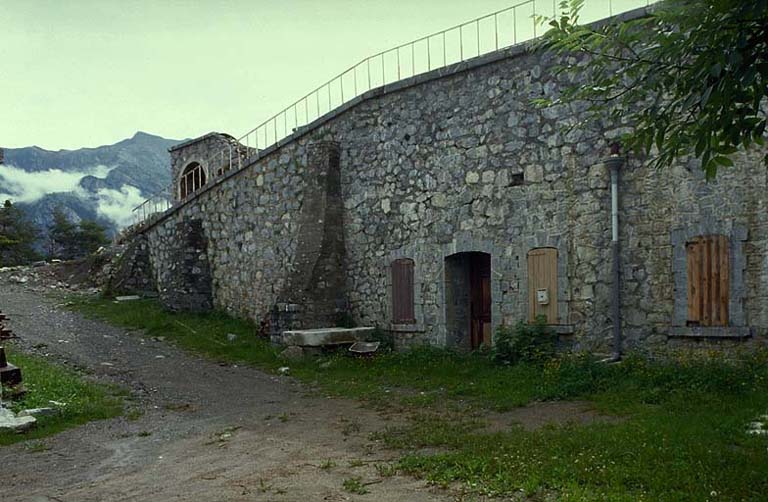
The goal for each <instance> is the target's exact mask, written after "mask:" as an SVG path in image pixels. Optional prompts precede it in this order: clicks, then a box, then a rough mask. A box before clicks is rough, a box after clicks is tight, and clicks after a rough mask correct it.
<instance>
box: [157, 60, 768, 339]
mask: <svg viewBox="0 0 768 502" xmlns="http://www.w3.org/2000/svg"><path fill="white" fill-rule="evenodd" d="M558 62H562V61H560V60H558V59H557V58H556V57H555V56H553V55H551V54H546V53H537V52H531V51H529V50H528V49H527V46H518V47H513V48H510V49H507V50H503V51H499V52H497V53H493V54H491V55H489V56H483V57H481V58H477V59H476V60H473V61H468V62H464V63H461V64H459V65H455V66H453V67H448V68H444V69H441V70H436V71H433V72H431V73H429V74H426V75H421V76H418V77H415V78H413V79H408V80H405V81H401V82H398V83H396V84H392V85H390V86H386V87H385V88H382V89H378V90H374V91H371V92H369V93H366V94H365V95H363V96H362V97H358V98H356V99H354V100H353V101H351V102H350V103H347V104H346V105H344V106H342V107H341V108H339V109H337V110H335V111H333V112H331V113H330V114H328V115H327V116H325V117H323V118H321V119H318V120H317V121H316V122H315V123H313V124H310V125H309V126H306V127H302V128H300V129H299V130H297V131H296V132H295V133H294V134H293V135H292V136H289V137H288V138H286V139H285V140H282V141H280V142H279V143H278V144H277V145H276V146H275V147H270V148H268V149H266V150H264V151H262V152H260V153H259V154H258V155H256V154H254V152H248V153H249V155H250V157H248V155H246V156H244V157H243V158H244V159H245V161H244V162H243V163H244V164H245V165H244V167H243V168H242V169H240V170H236V171H232V172H228V173H222V174H221V175H214V176H212V177H211V178H210V179H209V181H208V184H207V185H206V187H204V189H203V190H201V191H199V192H198V193H196V194H193V195H192V196H191V197H189V198H188V199H186V200H183V201H178V202H177V203H176V204H175V205H174V207H173V208H171V209H170V210H169V211H168V212H167V213H166V214H165V215H164V216H163V217H161V218H159V219H158V220H157V221H156V222H155V223H153V224H152V225H150V226H149V227H148V228H147V229H145V230H144V231H143V232H144V233H145V235H146V236H147V239H148V241H149V243H150V259H151V261H152V269H153V270H154V274H155V278H156V281H157V287H158V289H159V291H160V292H161V295H162V292H163V290H164V289H165V290H168V289H169V288H170V289H172V288H174V287H176V286H175V285H176V283H177V279H175V277H176V276H177V275H178V274H186V273H189V270H186V269H185V267H187V268H188V267H190V266H191V265H190V264H189V263H187V264H185V263H186V262H184V261H183V260H180V259H179V252H178V248H179V247H180V246H185V241H184V238H183V236H182V235H180V234H179V228H181V227H180V225H181V226H183V225H184V224H185V223H184V222H189V221H193V220H194V221H199V222H200V226H201V229H202V234H201V235H202V236H204V239H205V241H206V248H205V252H204V253H205V260H203V259H202V258H200V260H199V261H205V263H207V266H208V267H209V273H210V276H211V283H210V284H211V291H210V297H211V302H212V305H213V306H214V307H215V308H218V309H222V310H226V311H228V312H230V313H232V314H234V315H237V316H241V317H245V318H250V319H252V320H254V321H256V322H262V321H264V320H265V319H267V318H269V317H270V313H271V312H272V313H274V311H275V307H276V305H278V304H280V305H283V306H284V308H285V309H290V311H291V312H292V313H294V314H295V313H296V312H297V311H298V312H299V315H293V314H292V319H293V320H291V321H290V322H291V323H300V324H301V323H303V325H304V326H306V327H319V325H320V324H326V325H327V324H329V323H331V322H332V321H333V316H334V315H337V314H338V313H340V312H348V313H349V314H351V315H352V317H353V318H354V320H355V321H356V322H357V323H358V324H360V325H378V326H380V327H382V328H384V329H386V330H390V331H392V332H393V333H394V334H395V337H396V340H397V342H398V343H399V344H400V345H408V344H413V343H430V344H434V345H441V346H450V345H452V343H453V342H452V340H453V339H455V337H453V336H449V333H448V330H447V327H446V323H447V321H446V319H449V318H451V316H453V315H455V312H452V311H451V310H450V307H449V305H448V303H449V302H448V300H450V298H447V295H449V294H452V293H447V292H446V289H447V287H446V284H447V283H448V282H449V281H451V280H452V279H451V272H450V270H448V269H447V268H446V266H447V265H446V264H448V266H449V267H450V263H451V261H452V260H453V259H454V258H452V257H456V256H457V254H458V253H469V252H482V253H487V254H490V255H491V284H490V293H491V314H492V324H493V326H494V327H498V326H499V325H501V324H511V323H514V322H516V321H517V320H520V319H526V318H527V312H528V301H529V300H528V291H527V282H528V281H527V279H528V271H527V270H526V269H527V260H526V256H527V253H528V252H529V251H530V250H531V249H533V248H537V247H553V248H556V249H557V251H558V254H557V256H558V261H557V275H558V277H557V299H558V309H557V310H558V315H559V319H558V331H559V332H561V333H562V337H564V339H566V340H567V342H568V343H569V344H570V345H571V346H573V348H574V349H576V350H590V351H608V350H610V347H611V322H612V319H611V317H610V308H609V307H610V289H611V286H612V284H611V282H612V279H611V231H610V224H611V221H610V183H609V173H608V170H607V169H606V167H605V165H604V164H603V163H602V159H604V158H605V157H606V156H607V154H608V151H609V146H610V144H611V143H612V142H614V141H615V140H616V139H617V138H618V137H619V136H620V135H621V134H623V133H626V132H628V131H630V128H629V124H625V123H621V124H611V123H608V122H607V121H605V122H603V123H598V124H592V125H587V126H579V127H576V128H572V129H569V130H568V129H566V128H567V127H568V126H572V125H574V124H577V123H579V122H580V121H581V120H582V119H583V118H584V110H585V105H582V104H578V103H576V104H571V105H560V106H555V107H552V108H548V109H537V108H535V107H533V106H532V105H531V100H532V99H533V98H540V97H550V96H554V95H556V94H557V92H558V88H560V87H561V86H562V85H564V84H565V82H564V81H563V80H562V79H563V78H564V77H562V76H558V75H557V74H556V73H555V72H554V71H553V66H554V65H555V64H557V63H558ZM569 62H570V63H576V64H586V61H583V60H579V59H576V58H570V59H569ZM638 106H640V105H638ZM220 143H221V141H219V140H218V139H217V137H215V136H214V137H203V138H202V139H201V140H200V141H193V142H189V143H187V144H186V145H182V146H181V147H177V148H175V149H174V151H172V157H173V161H172V165H173V172H174V175H178V171H179V169H180V168H181V167H180V166H182V164H185V163H186V162H188V161H191V160H193V159H201V160H196V161H198V162H201V164H203V165H205V163H206V162H208V163H210V161H209V160H208V159H210V158H214V157H215V155H217V154H220V152H221V148H220V147H221V144H220ZM763 154H764V152H751V153H742V154H739V155H738V157H737V158H736V159H735V160H736V167H734V168H731V169H724V170H723V171H722V172H721V173H720V174H719V176H718V178H717V181H715V182H709V183H708V182H706V180H705V179H704V178H703V175H702V174H701V171H700V167H699V165H698V164H697V162H695V161H690V162H689V161H685V160H683V161H681V162H679V163H678V164H676V165H675V166H673V167H672V168H670V169H666V170H664V171H655V170H653V169H651V168H649V167H647V165H646V162H645V160H644V159H640V158H635V157H631V156H630V157H628V158H627V160H626V162H625V165H624V167H623V168H622V173H621V182H620V190H621V206H620V218H621V232H620V241H621V249H622V261H621V278H622V282H621V298H622V304H621V312H622V332H623V335H624V337H625V345H626V346H627V347H628V348H629V349H641V350H646V351H651V352H657V351H663V350H666V349H668V348H669V347H677V346H679V345H680V344H690V343H696V342H697V341H700V340H711V339H723V338H724V339H727V340H728V343H732V344H733V343H738V344H743V343H747V344H754V343H765V341H766V336H767V335H768V287H767V286H766V285H767V284H768V218H765V211H766V202H767V200H766V199H767V198H768V196H766V188H768V187H767V186H766V170H765V167H764V166H763V165H762V164H761V157H762V155H763ZM245 157H248V158H245ZM712 232H716V233H720V234H724V235H728V236H729V237H730V245H731V251H732V260H733V264H732V272H733V273H734V274H736V275H734V276H733V277H734V279H733V280H732V286H733V288H735V289H734V291H733V292H732V295H731V298H732V302H733V304H732V305H731V307H730V308H731V312H732V318H733V322H734V323H736V324H734V326H733V327H732V328H739V329H730V330H729V329H724V330H710V331H709V332H706V333H703V332H701V330H699V332H698V333H697V332H696V330H695V329H689V327H687V326H686V325H685V324H686V323H685V318H684V317H685V316H684V313H683V310H682V308H683V307H682V305H684V304H685V295H686V291H685V287H684V286H685V277H684V276H681V275H680V274H681V272H680V267H684V263H683V262H684V257H683V258H681V255H680V252H681V251H680V250H681V249H683V252H684V244H685V239H687V238H690V237H693V236H695V235H701V234H702V233H704V234H706V233H712ZM681 245H682V246H683V247H682V248H681ZM397 258H410V259H412V260H414V274H415V278H414V287H415V292H414V298H415V302H416V305H415V313H416V322H415V323H414V324H409V325H395V324H392V311H391V305H390V304H391V301H390V297H391V291H390V290H389V288H390V287H391V278H390V276H389V274H390V264H391V263H392V261H394V260H395V259H397ZM193 261H194V260H193ZM738 274H740V275H738ZM289 306H290V307H289ZM272 318H273V319H275V317H274V316H272ZM302 319H303V320H302Z"/></svg>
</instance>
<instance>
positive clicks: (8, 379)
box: [0, 347, 21, 388]
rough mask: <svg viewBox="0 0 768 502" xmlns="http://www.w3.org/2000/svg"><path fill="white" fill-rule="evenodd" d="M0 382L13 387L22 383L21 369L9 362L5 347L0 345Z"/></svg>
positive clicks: (4, 385)
mask: <svg viewBox="0 0 768 502" xmlns="http://www.w3.org/2000/svg"><path fill="white" fill-rule="evenodd" d="M0 384H2V386H3V387H11V388H12V387H17V386H19V385H21V370H20V369H19V368H17V367H16V366H14V365H13V364H11V363H9V362H8V359H7V358H6V356H5V347H0Z"/></svg>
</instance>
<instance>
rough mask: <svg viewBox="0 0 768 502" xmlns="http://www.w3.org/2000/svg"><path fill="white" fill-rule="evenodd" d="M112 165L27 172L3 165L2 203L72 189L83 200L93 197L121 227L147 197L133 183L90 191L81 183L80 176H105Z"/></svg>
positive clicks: (0, 172) (0, 175)
mask: <svg viewBox="0 0 768 502" xmlns="http://www.w3.org/2000/svg"><path fill="white" fill-rule="evenodd" d="M112 169H113V168H110V167H107V166H95V167H93V168H90V169H86V170H84V171H62V170H61V169H49V170H47V171H35V172H27V171H25V170H23V169H20V168H18V167H15V166H10V165H0V203H1V202H2V201H4V200H6V199H10V200H11V201H13V202H14V203H17V202H18V203H28V204H29V203H34V202H36V201H38V200H40V199H41V198H43V197H44V196H45V195H47V194H53V193H72V194H75V195H76V196H78V197H79V198H81V199H83V200H88V201H90V202H91V203H92V204H93V205H94V206H95V208H96V212H97V213H98V214H99V215H100V216H103V217H105V218H107V219H109V220H112V221H113V222H114V223H115V224H116V225H117V226H118V227H120V228H122V227H125V226H127V225H130V224H131V223H132V218H133V213H132V210H133V208H134V207H136V206H138V205H139V204H141V203H142V202H143V201H144V197H143V196H142V195H141V191H140V190H139V189H138V188H136V187H135V186H132V185H123V186H122V187H121V188H120V189H119V190H114V189H111V188H101V189H99V190H97V191H96V192H95V193H94V192H88V191H86V190H84V189H83V188H82V187H81V186H80V180H82V179H83V178H84V177H86V176H93V177H96V178H100V179H104V178H106V176H107V175H108V174H109V172H110V171H111V170H112Z"/></svg>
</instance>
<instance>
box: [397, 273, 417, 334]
mask: <svg viewBox="0 0 768 502" xmlns="http://www.w3.org/2000/svg"><path fill="white" fill-rule="evenodd" d="M392 322H393V323H395V324H413V323H415V322H416V315H415V314H414V305H413V260H410V259H408V258H403V259H400V260H395V261H393V262H392Z"/></svg>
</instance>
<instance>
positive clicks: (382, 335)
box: [367, 326, 395, 352]
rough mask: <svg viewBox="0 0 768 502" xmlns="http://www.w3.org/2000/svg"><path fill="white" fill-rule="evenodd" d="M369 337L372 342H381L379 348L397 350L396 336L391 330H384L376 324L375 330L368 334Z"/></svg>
mask: <svg viewBox="0 0 768 502" xmlns="http://www.w3.org/2000/svg"><path fill="white" fill-rule="evenodd" d="M367 339H368V340H369V341H371V342H380V343H381V345H380V346H379V349H380V350H382V351H390V352H391V351H393V350H395V337H394V336H392V333H390V332H389V331H384V330H383V329H381V328H380V327H378V326H376V327H375V328H374V329H373V332H372V333H371V334H370V335H368V337H367Z"/></svg>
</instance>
